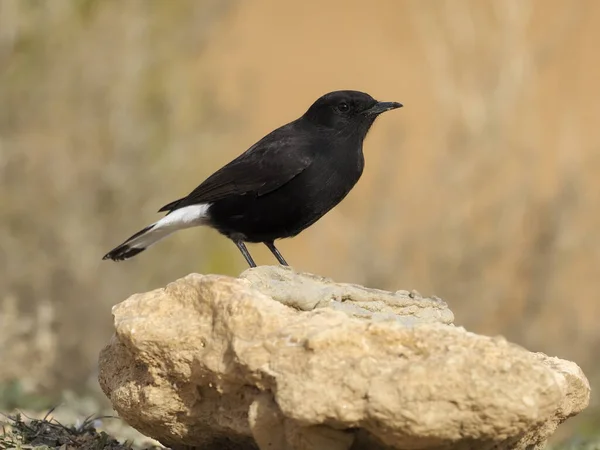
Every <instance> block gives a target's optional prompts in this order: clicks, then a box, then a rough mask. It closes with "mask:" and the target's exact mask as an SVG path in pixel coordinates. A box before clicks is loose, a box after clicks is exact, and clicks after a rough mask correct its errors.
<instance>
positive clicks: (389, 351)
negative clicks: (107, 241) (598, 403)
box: [99, 267, 590, 450]
mask: <svg viewBox="0 0 600 450" xmlns="http://www.w3.org/2000/svg"><path fill="white" fill-rule="evenodd" d="M113 315H114V321H115V330H116V331H115V335H114V336H113V338H112V339H111V341H110V342H109V344H108V345H107V346H106V347H105V348H104V349H103V350H102V352H101V355H100V375H99V380H100V384H101V387H102V389H103V391H104V392H105V394H106V395H107V396H108V397H109V399H110V400H111V402H112V404H113V407H114V408H115V410H116V411H117V412H118V413H119V415H121V417H123V418H124V419H125V421H127V422H128V423H129V424H130V425H132V426H133V427H134V428H136V429H138V430H139V431H141V432H142V433H144V434H146V435H148V436H150V437H152V438H155V439H157V440H159V441H160V442H161V443H163V444H164V445H166V446H170V447H173V448H181V447H184V446H188V447H190V446H191V447H197V448H201V449H240V450H241V449H261V450H265V449H272V450H321V449H323V450H330V449H331V450H347V449H352V450H360V449H439V450H442V449H478V450H485V449H492V448H493V449H536V448H542V447H543V445H544V443H545V441H546V439H547V438H548V436H550V435H551V434H552V432H553V431H554V430H555V429H556V427H557V426H558V424H560V423H561V422H563V421H564V420H565V419H566V418H568V417H570V416H572V415H575V414H577V413H578V412H580V411H581V410H583V409H584V408H585V407H586V406H587V403H588V401H589V395H590V387H589V384H588V381H587V379H586V378H585V376H584V375H583V373H582V371H581V370H580V369H579V367H578V366H577V365H576V364H574V363H572V362H569V361H564V360H560V359H557V358H551V357H548V356H546V355H543V354H540V353H531V352H528V351H527V350H525V349H523V348H521V347H519V346H517V345H514V344H511V343H509V342H507V341H506V340H505V339H503V338H497V337H496V338H492V337H486V336H480V335H476V334H473V333H470V332H467V331H465V330H464V329H463V328H460V327H455V326H454V325H451V321H452V313H451V312H450V311H449V310H448V308H447V306H446V304H445V303H444V302H442V301H441V300H439V299H436V298H431V299H429V298H422V297H421V296H420V295H418V294H416V293H412V294H411V293H408V292H406V291H399V292H396V293H390V292H384V291H378V290H374V289H367V288H363V287H361V286H354V285H348V284H336V283H334V282H332V281H331V280H328V279H324V278H320V277H316V276H314V275H309V274H299V273H295V272H293V271H292V270H291V269H288V268H283V267H259V268H255V269H250V270H248V271H246V272H245V273H243V274H242V275H241V277H240V278H237V279H236V278H230V277H225V276H218V275H198V274H192V275H188V276H187V277H185V278H182V279H180V280H177V281H176V282H174V283H171V284H169V285H168V286H167V287H166V288H165V289H157V290H155V291H152V292H148V293H144V294H136V295H133V296H132V297H130V298H129V299H127V300H126V301H124V302H122V303H120V304H118V305H116V306H115V307H114V308H113Z"/></svg>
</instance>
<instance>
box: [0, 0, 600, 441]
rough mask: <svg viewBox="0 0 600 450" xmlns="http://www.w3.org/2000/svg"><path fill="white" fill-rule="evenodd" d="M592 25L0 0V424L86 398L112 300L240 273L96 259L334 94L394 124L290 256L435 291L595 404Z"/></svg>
mask: <svg viewBox="0 0 600 450" xmlns="http://www.w3.org/2000/svg"><path fill="white" fill-rule="evenodd" d="M599 23H600V2H597V1H594V0H587V1H586V0H577V1H572V2H565V1H561V0H535V1H531V0H490V1H486V2H482V1H478V0H472V1H466V0H446V1H442V0H439V1H434V0H378V1H374V2H364V1H362V0H329V1H327V2H321V1H316V0H312V1H308V0H302V1H300V0H294V1H288V2H280V1H277V0H254V1H251V2H250V1H246V2H244V1H240V0H237V1H236V0H178V1H167V0H162V1H160V0H128V1H126V2H124V1H117V0H102V1H101V0H52V1H42V0H37V1H35V0H1V1H0V206H1V210H0V217H1V228H0V361H1V362H0V410H9V409H11V408H14V407H29V408H31V409H34V408H36V407H37V408H44V407H47V406H48V405H51V404H53V403H52V402H55V401H57V400H56V399H57V398H60V396H61V395H62V394H61V393H62V392H64V391H69V392H75V393H77V395H82V396H85V395H88V394H89V393H90V392H92V394H89V395H95V394H96V393H97V386H96V385H97V383H96V378H95V377H96V375H95V371H96V361H97V356H98V352H99V350H100V349H101V348H102V346H103V345H104V344H105V343H106V342H107V341H108V339H109V338H110V336H111V333H112V323H111V319H112V317H111V313H110V311H111V306H112V305H114V304H116V303H118V302H120V301H122V300H124V299H125V298H127V296H129V295H130V294H132V293H135V292H141V291H148V290H151V289H155V288H157V287H162V286H164V285H165V284H166V283H168V282H169V281H172V280H174V279H177V278H179V277H182V276H185V275H186V274H188V273H190V272H201V273H208V272H216V273H223V274H229V275H232V276H237V275H238V274H239V273H240V272H241V271H242V270H244V269H245V268H246V263H245V262H244V260H243V258H242V256H241V255H240V254H239V252H238V250H237V249H236V248H235V246H234V245H233V244H232V243H231V242H229V241H228V240H227V239H225V238H223V237H220V236H219V235H218V234H217V232H215V231H212V230H210V229H193V230H187V231H184V232H180V233H177V234H175V235H173V236H171V237H170V238H168V239H166V240H165V241H162V242H160V243H159V244H157V245H156V246H155V247H153V248H152V249H150V250H149V251H147V252H145V253H143V254H141V255H140V256H138V257H136V258H135V259H132V260H130V261H127V262H124V263H119V264H117V263H113V262H107V261H101V257H102V256H103V255H104V254H105V253H106V252H107V251H108V250H110V249H111V248H112V247H114V246H115V245H117V244H119V243H121V242H122V241H123V240H124V239H125V238H127V237H128V236H129V235H131V234H132V233H134V232H135V231H137V230H138V229H140V228H142V227H143V226H145V225H147V224H148V223H151V222H154V221H155V220H157V218H159V217H160V216H159V215H157V214H156V210H157V209H158V208H159V207H160V206H162V205H163V204H165V203H167V202H169V201H171V200H174V199H176V198H179V197H181V196H183V195H185V194H187V193H188V192H189V191H191V190H192V189H193V188H194V187H195V186H196V185H197V184H198V183H199V182H200V181H202V180H203V179H204V178H205V177H207V176H208V175H210V174H211V173H212V172H213V171H215V170H216V169H218V168H219V167H221V166H222V165H223V164H225V163H226V162H228V161H230V160H231V159H232V158H234V157H235V156H237V155H238V154H240V153H241V152H243V151H244V150H246V149H247V148H248V147H249V146H250V145H251V144H253V143H254V142H256V141H257V140H258V139H259V138H261V137H262V136H263V135H265V134H266V133H268V132H269V131H271V130H272V129H274V128H276V127H278V126H280V125H282V124H284V123H287V122H289V121H291V120H293V119H295V118H296V117H298V116H300V115H301V114H303V113H304V111H305V110H306V109H307V108H308V107H309V106H310V104H311V103H312V102H313V101H314V100H315V99H316V98H317V97H319V96H320V95H322V94H324V93H326V92H328V91H332V90H338V89H356V90H362V91H366V92H368V93H370V94H371V95H373V96H374V97H375V98H377V99H379V100H387V101H399V102H402V103H404V105H405V107H404V108H403V109H401V110H399V111H397V112H394V113H390V114H386V115H384V116H382V117H381V118H380V119H379V120H378V121H377V123H376V124H375V126H374V127H373V129H372V131H371V133H370V135H369V137H368V138H367V141H366V144H365V157H366V168H365V172H364V175H363V177H362V179H361V181H360V182H359V183H358V185H357V186H356V188H355V189H354V190H353V191H352V193H351V194H350V195H349V196H348V197H347V198H346V200H345V201H344V202H343V203H342V204H341V205H340V206H338V207H337V208H335V210H333V211H332V212H330V213H329V214H328V215H327V216H325V217H324V218H323V219H322V220H321V221H319V222H318V223H317V224H316V225H314V226H313V227H311V228H310V229H308V230H307V231H305V232H304V233H302V234H301V235H299V236H298V237H296V238H295V239H293V240H289V241H282V242H281V243H280V244H279V248H280V249H281V251H282V253H283V254H284V255H285V256H286V258H287V259H288V261H290V262H291V263H292V265H293V266H294V267H295V268H296V269H297V270H302V271H309V272H313V273H318V274H321V275H325V276H329V277H332V278H334V279H335V280H337V281H345V282H352V283H360V284H364V285H367V286H370V287H377V288H382V289H390V290H396V289H417V290H418V291H420V292H421V293H423V294H428V295H430V294H435V295H438V296H440V297H442V298H443V299H444V300H446V301H447V302H448V303H449V305H450V307H451V308H452V310H453V311H454V313H455V316H456V323H457V324H458V325H462V326H465V327H466V328H467V329H469V330H471V331H474V332H477V333H483V334H487V335H496V334H502V335H504V336H506V337H507V338H508V339H509V340H511V341H514V342H516V343H518V344H520V345H523V346H525V347H526V348H528V349H529V350H532V351H541V352H545V353H548V354H550V355H553V356H559V357H561V358H566V359H570V360H574V361H575V362H577V363H578V364H579V365H580V366H581V367H582V368H583V369H584V371H585V373H586V374H587V376H588V377H589V379H590V381H591V382H592V385H593V388H594V389H596V390H597V389H600V352H599V350H598V349H599V348H600V325H599V323H598V320H599V317H600V301H599V299H598V291H600V276H599V273H598V267H599V264H600V232H599V231H598V230H599V229H600V209H599V208H598V205H599V204H600V180H599V179H598V173H599V171H600V126H599V121H598V119H599V118H600V101H599V99H600V96H599V95H598V94H599V90H598V82H599V81H600V59H599V58H598V54H599V53H598V49H597V47H598V44H599V43H600V27H599V26H598V24H599ZM250 251H251V252H252V253H253V255H254V256H255V259H256V260H257V262H259V263H261V264H274V263H275V260H274V258H273V257H272V256H271V255H270V254H269V253H268V251H267V250H266V249H265V248H263V246H250ZM598 408H599V404H598V400H597V399H596V398H593V399H592V405H591V406H590V408H589V409H588V410H587V412H586V413H585V414H582V415H581V416H580V417H578V418H576V419H572V420H570V421H568V422H567V423H566V424H565V425H563V426H562V427H561V428H560V433H559V435H558V437H557V439H558V438H560V437H564V435H566V434H568V433H588V432H590V430H592V429H594V428H596V430H597V429H598V428H600V424H599V422H600V414H599V413H598Z"/></svg>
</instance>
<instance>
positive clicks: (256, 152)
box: [104, 91, 402, 267]
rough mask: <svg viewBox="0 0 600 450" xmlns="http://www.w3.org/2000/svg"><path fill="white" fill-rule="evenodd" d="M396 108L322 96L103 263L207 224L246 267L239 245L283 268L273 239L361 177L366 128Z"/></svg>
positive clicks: (358, 97) (309, 220) (315, 214)
mask: <svg viewBox="0 0 600 450" xmlns="http://www.w3.org/2000/svg"><path fill="white" fill-rule="evenodd" d="M401 106H402V105H401V104H400V103H395V102H378V101H376V100H374V99H373V98H372V97H371V96H370V95H368V94H365V93H362V92H358V91H336V92H331V93H329V94H326V95H324V96H323V97H321V98H319V99H318V100H317V101H316V102H315V103H314V104H313V105H312V106H311V107H310V108H309V109H308V111H307V112H306V113H305V114H304V115H303V116H302V117H300V118H299V119H297V120H295V121H293V122H291V123H289V124H287V125H284V126H282V127H280V128H278V129H276V130H274V131H273V132H271V133H269V134H268V135H267V136H265V137H264V138H262V139H261V140H260V141H258V142H257V143H256V144H254V145H253V146H252V147H250V148H249V149H248V150H247V151H246V152H244V153H243V154H241V155H240V156H238V157H237V158H236V159H234V160H233V161H231V162H230V163H229V164H227V165H225V166H224V167H222V168H221V169H219V170H218V171H217V172H215V173H214V174H213V175H211V176H210V177H208V178H207V179H206V180H205V181H204V182H203V183H202V184H200V185H199V186H198V187H197V188H196V189H194V190H193V191H192V192H191V193H190V194H189V195H187V196H186V197H184V198H181V199H179V200H176V201H174V202H171V203H169V204H167V205H165V206H163V207H162V208H161V209H160V210H159V212H163V211H166V212H167V215H166V216H165V217H163V219H161V220H159V221H158V222H156V223H155V224H152V225H150V226H148V227H146V228H145V229H144V230H142V231H140V232H138V233H136V234H135V235H133V236H132V237H130V238H129V239H128V240H127V241H125V242H124V243H123V244H121V245H120V246H118V247H117V248H115V249H114V250H111V251H110V252H109V253H108V254H106V255H105V256H104V259H113V260H121V259H127V258H130V257H132V256H135V255H136V254H138V253H139V252H141V251H143V250H144V249H146V248H147V247H148V246H149V245H151V244H153V243H154V242H156V241H158V240H159V239H162V238H163V237H165V236H167V235H168V234H170V233H172V232H174V231H177V230H178V229H183V228H189V227H192V226H197V225H208V226H211V227H213V228H215V229H217V230H218V231H219V232H220V233H221V234H223V235H225V236H227V237H229V238H230V239H231V240H233V241H234V242H235V243H236V245H237V246H238V248H239V249H240V251H241V252H242V254H243V255H244V257H245V258H246V260H247V262H248V264H249V265H250V266H251V267H253V266H255V264H254V261H253V260H252V257H251V256H250V253H249V252H248V250H247V248H246V246H245V245H244V242H262V243H265V244H266V245H267V247H268V248H269V249H270V250H271V252H272V253H273V254H274V255H275V257H276V258H277V260H278V261H279V262H280V263H281V264H287V263H286V262H285V260H284V258H283V257H282V256H281V254H280V253H279V252H278V251H277V249H276V247H275V245H274V241H275V240H276V239H282V238H287V237H292V236H295V235H297V234H298V233H300V232H301V231H302V230H304V229H306V228H307V227H309V226H310V225H312V224H313V223H315V222H316V221H317V220H319V219H320V218H321V217H323V215H324V214H325V213H327V212H328V211H329V210H331V209H332V208H333V207H334V206H336V205H337V204H338V203H339V202H340V201H341V200H342V199H343V198H344V197H345V196H346V195H347V194H348V193H349V192H350V190H351V189H352V188H353V187H354V185H355V184H356V182H357V181H358V179H359V178H360V176H361V174H362V172H363V168H364V156H363V141H364V138H365V136H366V135H367V133H368V131H369V129H370V127H371V125H372V124H373V122H374V121H375V119H376V118H377V116H378V115H379V114H381V113H382V112H385V111H388V110H390V109H395V108H399V107H401Z"/></svg>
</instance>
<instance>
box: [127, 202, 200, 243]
mask: <svg viewBox="0 0 600 450" xmlns="http://www.w3.org/2000/svg"><path fill="white" fill-rule="evenodd" d="M209 206H210V204H202V205H190V206H184V207H183V208H180V209H176V210H175V211H173V212H172V213H170V214H167V215H166V216H165V217H163V218H162V219H160V220H159V221H158V222H156V223H154V224H153V225H151V228H150V227H149V228H148V231H146V232H145V233H143V234H141V235H140V236H136V237H134V238H133V239H131V240H130V241H128V242H127V245H128V246H129V247H132V248H148V247H149V246H151V245H152V244H154V243H156V242H158V241H160V240H161V239H163V238H165V237H167V236H168V235H169V234H171V233H173V232H175V231H178V230H183V229H185V228H191V227H196V226H198V225H203V224H205V223H206V220H207V218H208V216H207V213H208V207H209Z"/></svg>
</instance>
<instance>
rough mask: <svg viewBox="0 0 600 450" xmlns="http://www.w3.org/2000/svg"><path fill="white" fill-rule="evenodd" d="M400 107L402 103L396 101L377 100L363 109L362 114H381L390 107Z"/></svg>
mask: <svg viewBox="0 0 600 450" xmlns="http://www.w3.org/2000/svg"><path fill="white" fill-rule="evenodd" d="M396 108H402V103H398V102H377V103H375V105H373V106H371V107H370V108H369V109H367V110H365V111H363V114H366V115H368V116H371V115H373V114H381V113H383V112H386V111H389V110H390V109H396Z"/></svg>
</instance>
